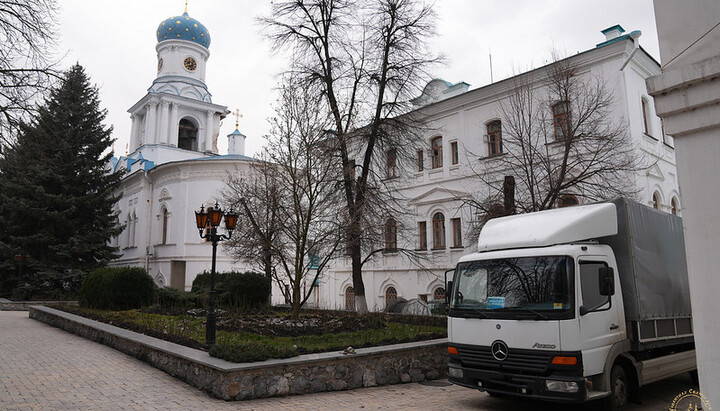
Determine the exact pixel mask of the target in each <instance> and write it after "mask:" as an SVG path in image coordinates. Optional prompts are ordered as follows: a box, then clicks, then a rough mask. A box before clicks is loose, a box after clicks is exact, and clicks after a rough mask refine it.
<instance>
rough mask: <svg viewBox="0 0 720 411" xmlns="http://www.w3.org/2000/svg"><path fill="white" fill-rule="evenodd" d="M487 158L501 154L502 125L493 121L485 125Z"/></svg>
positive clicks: (498, 121) (497, 121)
mask: <svg viewBox="0 0 720 411" xmlns="http://www.w3.org/2000/svg"><path fill="white" fill-rule="evenodd" d="M487 143H488V156H494V155H496V154H500V153H502V152H503V147H502V123H501V122H500V120H495V121H492V122H490V123H488V125H487Z"/></svg>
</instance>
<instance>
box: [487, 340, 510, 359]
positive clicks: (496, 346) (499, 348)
mask: <svg viewBox="0 0 720 411" xmlns="http://www.w3.org/2000/svg"><path fill="white" fill-rule="evenodd" d="M490 352H491V353H492V356H493V358H495V359H496V360H498V361H504V360H505V359H506V358H507V357H508V346H507V344H505V342H503V341H500V340H497V341H495V342H494V343H492V345H491V346H490Z"/></svg>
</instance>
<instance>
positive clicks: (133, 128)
mask: <svg viewBox="0 0 720 411" xmlns="http://www.w3.org/2000/svg"><path fill="white" fill-rule="evenodd" d="M137 123H138V119H137V117H135V114H130V144H129V147H128V151H129V152H130V153H132V152H133V151H135V149H136V148H138V133H137Z"/></svg>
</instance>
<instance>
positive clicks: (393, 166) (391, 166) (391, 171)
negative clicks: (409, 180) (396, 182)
mask: <svg viewBox="0 0 720 411" xmlns="http://www.w3.org/2000/svg"><path fill="white" fill-rule="evenodd" d="M385 161H386V162H385V164H386V166H387V167H386V170H387V178H395V177H397V176H398V174H397V150H395V149H394V148H391V149H390V150H388V151H386V152H385Z"/></svg>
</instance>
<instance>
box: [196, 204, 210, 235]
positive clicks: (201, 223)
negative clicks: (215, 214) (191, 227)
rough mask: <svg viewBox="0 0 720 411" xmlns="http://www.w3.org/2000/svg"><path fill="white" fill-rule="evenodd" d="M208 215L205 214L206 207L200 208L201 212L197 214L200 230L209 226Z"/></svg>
mask: <svg viewBox="0 0 720 411" xmlns="http://www.w3.org/2000/svg"><path fill="white" fill-rule="evenodd" d="M207 220H208V213H206V212H205V206H202V207H200V211H196V212H195V224H197V228H198V230H203V229H204V228H205V227H206V226H207Z"/></svg>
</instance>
